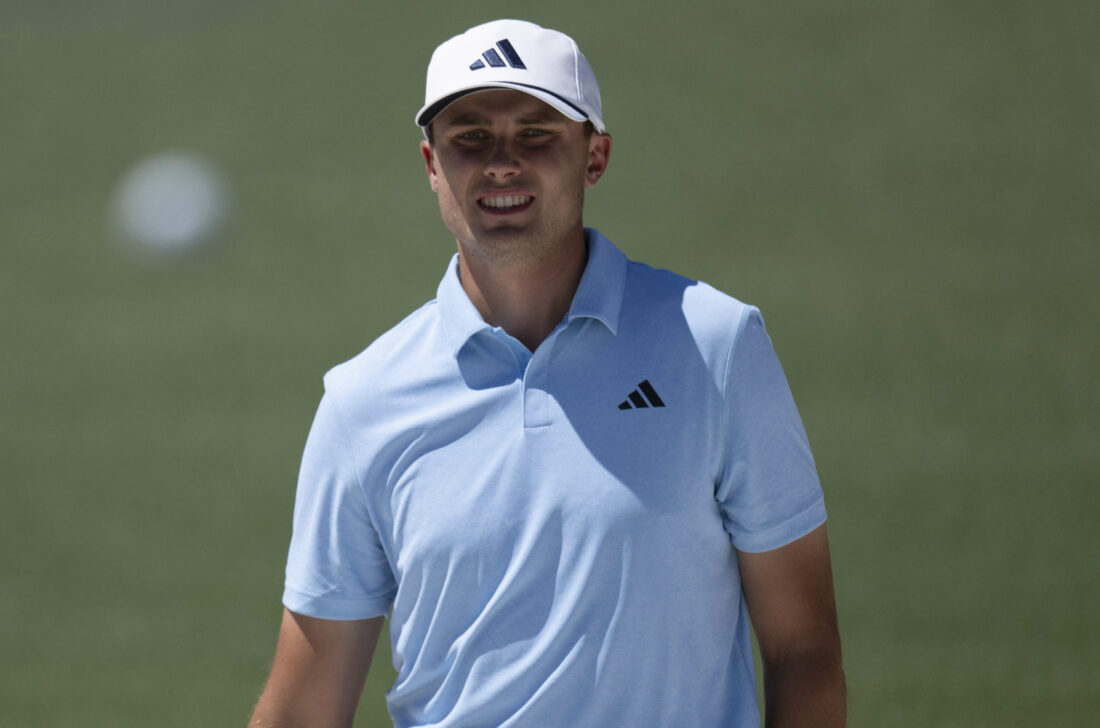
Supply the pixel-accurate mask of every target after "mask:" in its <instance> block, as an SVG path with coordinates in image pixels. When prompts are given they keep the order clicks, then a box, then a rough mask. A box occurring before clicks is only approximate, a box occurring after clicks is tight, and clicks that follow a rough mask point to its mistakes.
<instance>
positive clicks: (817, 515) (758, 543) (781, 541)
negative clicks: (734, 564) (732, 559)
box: [727, 497, 826, 553]
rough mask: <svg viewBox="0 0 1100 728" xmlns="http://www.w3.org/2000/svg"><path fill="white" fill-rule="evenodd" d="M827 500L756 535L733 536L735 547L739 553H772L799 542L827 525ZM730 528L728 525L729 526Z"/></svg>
mask: <svg viewBox="0 0 1100 728" xmlns="http://www.w3.org/2000/svg"><path fill="white" fill-rule="evenodd" d="M825 520H826V513H825V499H824V498H823V497H820V498H818V499H817V500H816V501H814V503H812V504H811V505H810V506H809V507H808V508H805V509H803V510H802V511H801V512H800V513H798V514H797V515H795V516H794V517H792V518H788V519H787V520H785V521H783V522H782V523H780V524H777V525H775V526H772V527H771V528H767V529H765V530H763V531H757V532H755V533H743V534H739V535H737V536H731V537H730V538H731V540H732V541H733V545H734V547H735V548H737V550H739V551H745V552H747V553H760V552H762V551H772V550H774V549H777V548H781V547H783V546H786V545H787V544H789V543H791V542H793V541H797V540H798V539H800V538H802V537H803V536H805V535H806V534H808V533H809V532H810V531H813V530H814V529H815V528H817V527H818V526H820V525H821V524H823V523H825ZM727 527H728V525H727Z"/></svg>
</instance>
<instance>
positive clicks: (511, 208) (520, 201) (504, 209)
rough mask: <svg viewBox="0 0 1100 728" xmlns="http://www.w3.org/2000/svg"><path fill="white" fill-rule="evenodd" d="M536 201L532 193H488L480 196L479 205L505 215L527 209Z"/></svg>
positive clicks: (492, 212) (487, 210)
mask: <svg viewBox="0 0 1100 728" xmlns="http://www.w3.org/2000/svg"><path fill="white" fill-rule="evenodd" d="M534 201H535V198H534V196H532V195H525V194H516V193H511V194H500V193H486V194H484V195H482V196H481V197H480V198H478V201H477V206H478V207H479V208H481V209H482V210H484V211H485V212H488V213H491V214H494V215H505V214H510V213H514V212H521V211H523V210H526V209H527V208H528V207H530V206H531V203H533V202H534Z"/></svg>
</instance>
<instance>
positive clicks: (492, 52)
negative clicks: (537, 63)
mask: <svg viewBox="0 0 1100 728" xmlns="http://www.w3.org/2000/svg"><path fill="white" fill-rule="evenodd" d="M497 49H499V50H500V53H497ZM502 55H503V56H504V57H503V58H501V56H502ZM482 59H484V60H482ZM505 61H507V64H505ZM486 63H488V64H489V65H490V66H492V67H493V68H503V67H504V66H505V65H509V66H511V67H512V68H523V69H526V68H527V66H525V65H523V59H522V58H520V57H519V54H518V53H516V49H515V48H513V47H512V43H511V42H510V41H509V40H508V39H507V38H505V39H503V40H498V41H497V47H496V48H490V49H489V50H487V51H485V52H483V53H482V54H481V58H479V59H477V60H476V61H474V62H473V63H471V64H470V70H471V71H476V70H478V69H479V68H485V64H486Z"/></svg>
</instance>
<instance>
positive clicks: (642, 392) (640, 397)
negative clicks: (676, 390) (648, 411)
mask: <svg viewBox="0 0 1100 728" xmlns="http://www.w3.org/2000/svg"><path fill="white" fill-rule="evenodd" d="M664 406H665V403H664V401H662V400H661V398H660V397H659V396H658V395H657V390H656V389H654V388H653V385H652V384H650V383H649V380H648V379H647V380H645V381H644V382H642V383H641V384H639V385H638V388H637V389H635V390H634V391H633V392H631V393H630V395H629V396H628V397H627V398H626V399H625V400H623V401H622V402H621V403H620V404H619V409H621V410H628V409H644V408H648V407H664Z"/></svg>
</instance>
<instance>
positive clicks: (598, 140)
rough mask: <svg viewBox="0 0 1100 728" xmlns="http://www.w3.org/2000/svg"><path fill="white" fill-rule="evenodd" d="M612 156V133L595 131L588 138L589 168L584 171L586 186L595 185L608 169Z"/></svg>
mask: <svg viewBox="0 0 1100 728" xmlns="http://www.w3.org/2000/svg"><path fill="white" fill-rule="evenodd" d="M610 158H611V135H610V134H599V133H596V132H593V134H592V136H591V137H589V138H588V168H587V169H585V171H584V186H585V187H594V186H595V185H596V183H597V182H599V181H600V177H603V173H604V172H606V171H607V163H608V160H609V159H610Z"/></svg>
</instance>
